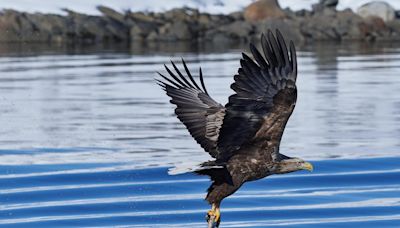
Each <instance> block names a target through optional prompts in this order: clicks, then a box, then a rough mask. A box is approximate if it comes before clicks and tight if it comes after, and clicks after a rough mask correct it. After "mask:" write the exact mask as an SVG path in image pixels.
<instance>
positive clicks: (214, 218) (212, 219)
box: [207, 204, 221, 227]
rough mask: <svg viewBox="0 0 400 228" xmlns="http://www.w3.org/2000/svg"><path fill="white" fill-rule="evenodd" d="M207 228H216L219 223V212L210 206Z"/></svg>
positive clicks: (217, 208)
mask: <svg viewBox="0 0 400 228" xmlns="http://www.w3.org/2000/svg"><path fill="white" fill-rule="evenodd" d="M207 222H208V227H218V226H219V223H220V222H221V212H220V210H219V207H217V206H216V205H214V204H213V205H212V208H211V210H209V211H208V212H207Z"/></svg>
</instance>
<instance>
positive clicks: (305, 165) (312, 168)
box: [302, 162, 314, 172]
mask: <svg viewBox="0 0 400 228" xmlns="http://www.w3.org/2000/svg"><path fill="white" fill-rule="evenodd" d="M302 168H303V169H304V170H308V171H310V172H312V171H313V170H314V167H313V165H311V163H309V162H304V164H303V166H302Z"/></svg>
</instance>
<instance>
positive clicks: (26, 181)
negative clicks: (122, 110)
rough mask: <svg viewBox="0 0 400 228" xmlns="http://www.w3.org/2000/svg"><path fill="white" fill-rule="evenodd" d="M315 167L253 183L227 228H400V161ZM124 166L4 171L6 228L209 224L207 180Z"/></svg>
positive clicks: (2, 222)
mask: <svg viewBox="0 0 400 228" xmlns="http://www.w3.org/2000/svg"><path fill="white" fill-rule="evenodd" d="M313 163H314V167H315V171H314V172H313V173H308V172H298V173H293V174H287V175H279V176H278V175H275V176H271V177H268V178H265V179H263V180H260V181H255V182H251V183H247V184H245V185H244V186H243V187H242V188H241V189H240V190H239V191H238V192H237V193H236V194H234V195H233V196H231V197H229V198H228V199H226V200H225V201H224V202H223V204H222V219H223V225H224V227H244V226H249V227H266V226H282V225H288V226H293V227H343V226H346V227H351V226H361V225H362V226H363V227H385V226H388V227H396V226H400V214H399V211H400V197H399V196H400V169H399V165H398V164H400V158H396V157H390V158H371V159H347V160H339V159H337V160H321V161H315V162H313ZM124 165H126V164H122V163H119V164H90V165H89V164H64V165H62V166H56V165H25V166H4V165H3V166H0V170H1V171H2V172H1V173H2V175H0V194H1V199H0V202H1V205H0V218H1V219H0V226H2V227H70V226H81V227H96V226H98V227H99V226H132V227H136V226H137V227H145V226H150V227H151V226H166V227H169V226H170V227H174V226H186V227H187V226H191V227H204V214H205V212H206V211H207V210H208V205H207V203H206V202H205V201H204V200H203V198H204V196H205V189H206V188H207V187H208V184H209V181H208V180H207V179H206V178H204V177H202V176H197V175H194V174H190V173H189V174H188V173H187V174H181V175H174V176H171V175H168V168H163V167H161V168H147V169H133V168H129V166H127V167H125V166H124ZM17 167H18V168H17ZM22 167H23V168H22ZM118 167H125V168H118ZM104 168H106V171H104V170H102V169H104ZM113 168H114V169H115V170H113ZM5 170H14V171H15V172H14V173H11V174H7V173H6V172H3V171H5ZM74 170H75V172H71V171H74ZM68 172H71V173H68ZM14 174H17V175H19V176H13V175H14Z"/></svg>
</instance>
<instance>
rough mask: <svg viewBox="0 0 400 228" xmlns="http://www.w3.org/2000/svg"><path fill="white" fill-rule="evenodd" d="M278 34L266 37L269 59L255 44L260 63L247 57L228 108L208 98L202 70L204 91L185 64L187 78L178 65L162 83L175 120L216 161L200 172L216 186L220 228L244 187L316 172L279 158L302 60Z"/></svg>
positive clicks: (213, 200)
mask: <svg viewBox="0 0 400 228" xmlns="http://www.w3.org/2000/svg"><path fill="white" fill-rule="evenodd" d="M276 34H277V36H276V38H275V36H274V35H273V34H272V32H270V31H269V32H268V35H267V37H265V36H262V37H261V44H262V48H263V52H264V57H263V56H262V54H261V53H260V52H259V51H258V50H257V49H256V48H255V47H254V46H253V45H252V44H251V45H250V49H251V52H252V55H253V58H254V59H255V61H254V60H253V59H251V58H250V57H248V56H247V55H246V54H243V59H241V61H240V63H241V68H239V70H238V74H237V75H235V76H234V79H235V82H234V83H233V84H232V85H231V88H232V89H233V90H234V91H235V94H233V95H232V96H230V97H229V102H228V104H226V105H225V106H222V105H221V104H219V103H218V102H216V101H215V100H213V99H212V98H211V97H210V96H209V94H208V92H207V90H206V88H205V85H204V81H203V76H202V72H201V69H200V82H201V87H200V86H199V85H198V84H197V83H196V81H195V80H194V79H193V77H192V76H191V73H190V71H189V69H188V68H187V66H186V64H185V62H184V61H183V65H184V68H185V71H186V74H187V76H184V75H183V74H182V73H181V72H180V71H179V70H178V68H177V67H176V65H175V64H174V63H172V66H173V68H174V69H175V71H176V74H177V75H175V73H174V72H172V71H171V70H170V69H168V68H167V67H165V68H166V70H167V72H168V73H169V75H170V76H171V77H165V76H163V75H161V74H160V75H161V76H162V77H163V78H164V79H165V81H159V83H160V85H161V86H162V87H163V88H164V90H165V91H166V92H167V95H168V96H170V97H171V98H172V99H171V103H173V104H175V105H176V106H177V108H176V109H175V113H176V115H177V116H178V118H179V119H180V120H181V121H182V123H184V124H185V126H186V127H187V129H188V130H189V132H190V134H191V135H192V136H193V138H194V139H195V140H196V141H197V142H198V143H199V144H200V145H201V146H202V147H203V148H204V150H205V151H207V152H209V154H210V155H211V156H212V157H213V158H215V160H212V161H207V162H204V163H203V164H202V168H201V169H198V170H196V171H195V172H196V173H198V174H201V175H208V176H209V177H210V178H211V180H212V184H211V186H210V187H209V189H208V194H207V197H206V200H207V201H208V202H209V203H210V204H211V205H212V206H213V207H212V210H211V211H210V212H209V215H210V216H211V217H213V216H215V217H216V218H215V223H216V224H217V225H218V224H219V205H220V203H221V201H222V200H223V199H224V198H225V197H227V196H229V195H231V194H233V193H234V192H235V191H236V190H238V189H239V188H240V187H241V186H242V185H243V183H245V182H247V181H253V180H258V179H261V178H264V177H266V176H269V175H272V174H283V173H288V172H293V171H297V170H301V169H308V170H311V169H312V166H311V164H310V163H308V162H305V161H303V160H301V159H298V158H290V157H288V156H285V155H283V154H280V153H279V145H280V141H281V138H282V134H283V131H284V129H285V126H286V123H287V121H288V119H289V117H290V115H291V114H292V112H293V109H294V107H295V104H296V99H297V88H296V77H297V60H296V51H295V48H294V45H293V43H292V42H290V46H289V50H288V48H287V46H286V43H285V41H284V39H283V37H282V35H281V34H280V33H279V31H277V33H276Z"/></svg>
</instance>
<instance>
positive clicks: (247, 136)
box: [216, 30, 297, 161]
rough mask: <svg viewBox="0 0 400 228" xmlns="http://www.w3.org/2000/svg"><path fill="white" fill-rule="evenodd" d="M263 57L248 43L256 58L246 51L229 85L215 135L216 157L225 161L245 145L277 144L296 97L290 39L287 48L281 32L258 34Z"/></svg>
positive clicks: (293, 58) (294, 62) (293, 52)
mask: <svg viewBox="0 0 400 228" xmlns="http://www.w3.org/2000/svg"><path fill="white" fill-rule="evenodd" d="M261 44H262V48H263V52H264V56H265V58H264V57H263V56H262V55H261V54H260V52H259V51H258V50H257V49H256V48H255V47H254V46H253V45H252V44H251V45H250V49H251V52H252V54H253V57H254V59H255V61H253V60H252V59H251V58H250V57H248V56H247V55H246V54H243V59H241V60H240V64H241V68H239V71H238V74H237V75H235V77H234V79H235V82H234V83H233V84H232V85H231V88H232V89H233V90H234V91H235V94H233V95H232V96H230V97H229V102H228V104H227V105H226V106H225V108H226V111H225V118H224V120H223V124H222V127H221V130H220V133H219V138H218V144H217V148H218V154H217V155H216V158H217V160H220V161H224V160H227V159H229V158H230V157H231V156H232V155H233V154H235V152H236V151H238V149H240V148H241V147H244V146H246V145H263V146H265V145H268V146H270V145H277V146H279V143H280V140H281V137H282V134H283V131H284V128H285V126H286V123H287V121H288V119H289V117H290V115H291V114H292V112H293V109H294V106H295V103H296V99H297V89H296V84H295V83H296V76H297V60H296V50H295V48H294V44H293V42H290V46H289V51H288V49H287V46H286V43H285V41H284V39H283V36H282V35H281V33H280V32H279V31H278V30H277V31H276V37H275V36H274V35H273V33H272V32H271V31H268V34H267V37H265V36H264V35H263V36H262V37H261Z"/></svg>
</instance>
